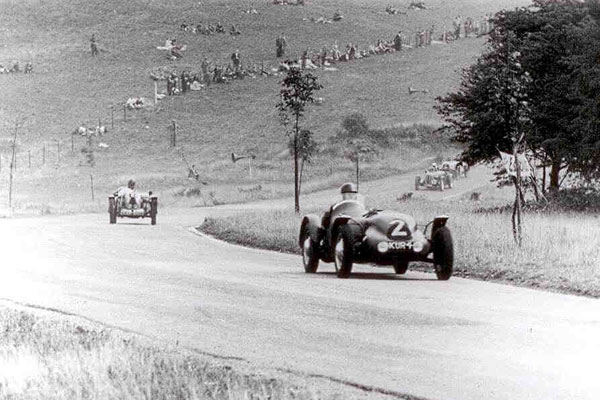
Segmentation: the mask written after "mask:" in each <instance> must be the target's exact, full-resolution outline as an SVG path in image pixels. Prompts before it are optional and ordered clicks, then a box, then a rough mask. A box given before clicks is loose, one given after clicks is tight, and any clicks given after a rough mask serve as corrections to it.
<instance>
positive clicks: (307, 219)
mask: <svg viewBox="0 0 600 400" xmlns="http://www.w3.org/2000/svg"><path fill="white" fill-rule="evenodd" d="M322 232H323V228H322V227H321V220H320V219H319V217H318V216H316V215H315V214H308V215H305V216H304V218H302V224H301V225H300V236H299V238H298V244H299V246H300V247H302V245H303V244H304V240H305V239H306V234H307V233H308V235H310V238H311V239H312V240H314V241H315V242H316V243H319V242H320V240H321V234H322Z"/></svg>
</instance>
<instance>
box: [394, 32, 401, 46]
mask: <svg viewBox="0 0 600 400" xmlns="http://www.w3.org/2000/svg"><path fill="white" fill-rule="evenodd" d="M394 49H396V51H400V50H402V31H398V33H397V34H396V36H395V37H394Z"/></svg>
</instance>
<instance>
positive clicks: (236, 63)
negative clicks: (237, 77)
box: [231, 49, 240, 73]
mask: <svg viewBox="0 0 600 400" xmlns="http://www.w3.org/2000/svg"><path fill="white" fill-rule="evenodd" d="M231 62H232V63H233V70H234V71H235V72H236V73H237V72H238V71H239V69H240V51H239V50H237V49H236V51H234V52H233V53H232V54H231Z"/></svg>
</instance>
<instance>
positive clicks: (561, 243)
mask: <svg viewBox="0 0 600 400" xmlns="http://www.w3.org/2000/svg"><path fill="white" fill-rule="evenodd" d="M377 207H378V208H384V209H398V210H402V212H406V213H409V214H411V215H413V216H414V217H415V218H416V220H417V222H418V223H419V224H422V225H421V226H423V225H424V224H425V223H427V222H429V221H430V220H431V219H432V218H433V217H434V216H435V215H439V214H446V215H449V216H450V220H449V222H448V226H449V227H450V230H451V232H452V236H453V239H454V244H455V275H456V276H460V277H465V278H473V279H480V280H489V281H497V282H503V283H508V284H513V285H518V286H525V287H534V288H540V289H544V290H551V291H558V292H564V293H572V294H578V295H584V296H590V297H600V223H599V222H600V220H599V217H598V216H597V215H593V214H582V213H579V214H578V213H569V214H557V213H549V214H525V215H524V218H523V221H524V222H523V227H524V232H523V233H524V234H523V246H522V247H521V248H519V247H517V246H516V245H515V242H514V240H513V237H512V228H511V222H510V215H509V214H482V213H474V210H475V208H476V207H479V205H476V204H473V203H465V202H434V201H427V200H423V199H418V200H408V201H404V202H402V203H398V202H396V201H391V200H388V201H384V202H382V203H381V204H377ZM322 212H323V210H321V209H314V208H313V209H306V210H303V213H304V214H308V213H315V214H317V215H321V213H322ZM300 221H301V216H296V215H295V214H294V212H293V211H291V210H276V211H260V212H253V213H248V214H244V215H234V216H230V217H223V218H208V219H207V220H206V221H205V222H204V224H203V225H202V226H201V227H200V228H199V229H200V230H202V231H203V232H205V233H207V234H210V235H212V236H215V237H217V238H219V239H222V240H225V241H228V242H232V243H237V244H240V245H244V246H251V247H258V248H263V249H268V250H275V251H282V252H288V253H294V254H300V249H299V247H298V233H299V227H300ZM300 262H301V261H300V260H298V263H300ZM299 268H300V265H299ZM410 269H413V270H424V271H430V267H429V266H428V265H426V264H418V263H414V264H411V266H410ZM390 272H391V271H390Z"/></svg>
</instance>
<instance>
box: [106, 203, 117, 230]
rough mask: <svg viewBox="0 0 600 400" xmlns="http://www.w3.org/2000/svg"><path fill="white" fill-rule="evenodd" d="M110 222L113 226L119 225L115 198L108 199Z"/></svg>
mask: <svg viewBox="0 0 600 400" xmlns="http://www.w3.org/2000/svg"><path fill="white" fill-rule="evenodd" d="M108 221H109V222H110V223H111V224H116V223H117V204H116V201H115V198H114V197H109V198H108Z"/></svg>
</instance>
